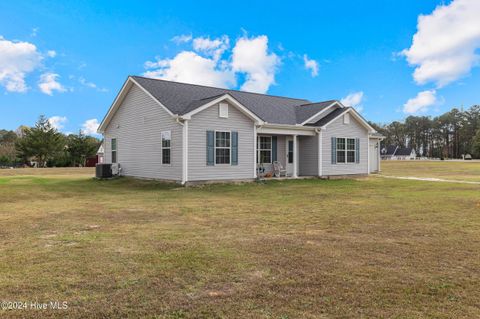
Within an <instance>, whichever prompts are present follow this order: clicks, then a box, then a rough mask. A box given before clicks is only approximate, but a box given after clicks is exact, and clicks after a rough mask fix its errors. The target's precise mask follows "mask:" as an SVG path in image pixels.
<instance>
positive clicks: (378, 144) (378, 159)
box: [377, 140, 382, 173]
mask: <svg viewBox="0 0 480 319" xmlns="http://www.w3.org/2000/svg"><path fill="white" fill-rule="evenodd" d="M380 141H381V140H378V142H377V146H378V147H377V163H378V172H379V173H380V172H381V170H380V162H381V159H382V158H381V156H380Z"/></svg>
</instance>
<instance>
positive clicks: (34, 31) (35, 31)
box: [30, 27, 40, 37]
mask: <svg viewBox="0 0 480 319" xmlns="http://www.w3.org/2000/svg"><path fill="white" fill-rule="evenodd" d="M39 30H40V28H38V27H35V28H32V33H30V36H31V37H36V36H37V34H38V31H39Z"/></svg>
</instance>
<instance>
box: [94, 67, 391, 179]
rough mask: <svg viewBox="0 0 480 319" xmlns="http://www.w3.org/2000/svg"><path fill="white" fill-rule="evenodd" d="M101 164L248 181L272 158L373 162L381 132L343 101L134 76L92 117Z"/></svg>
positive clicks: (153, 174)
mask: <svg viewBox="0 0 480 319" xmlns="http://www.w3.org/2000/svg"><path fill="white" fill-rule="evenodd" d="M98 131H99V133H101V134H103V136H104V144H103V146H104V150H105V155H104V159H105V163H118V164H119V165H120V166H121V170H120V172H121V175H125V176H133V177H140V178H151V179H160V180H171V181H177V182H180V183H182V184H185V183H194V182H202V181H218V180H253V179H255V178H257V176H259V172H258V168H259V167H262V173H264V172H263V170H265V171H266V172H271V171H272V163H273V162H275V161H278V162H280V163H281V164H282V166H283V167H284V168H285V169H286V171H287V175H288V176H291V177H293V178H295V177H298V176H317V177H328V176H336V175H365V174H368V173H371V172H377V171H379V169H380V152H379V142H380V140H381V139H382V136H380V135H378V134H377V133H376V131H375V130H374V129H373V128H372V127H371V126H370V125H369V124H368V123H367V121H366V120H365V119H364V118H363V117H362V116H361V115H360V114H359V113H358V112H356V111H355V110H354V109H353V108H351V107H346V106H344V105H342V104H341V103H340V102H338V101H335V100H332V101H325V102H317V103H312V102H310V101H308V100H304V99H294V98H287V97H279V96H272V95H264V94H257V93H249V92H242V91H236V90H228V89H221V88H214V87H207V86H201V85H193V84H186V83H179V82H171V81H165V80H157V79H149V78H145V77H139V76H130V77H128V78H127V80H126V82H125V83H124V85H123V87H122V89H121V90H120V92H119V93H118V95H117V97H116V98H115V100H114V102H113V104H112V106H111V107H110V109H109V110H108V113H107V114H106V115H105V117H104V119H103V120H102V122H101V124H100V126H99V129H98Z"/></svg>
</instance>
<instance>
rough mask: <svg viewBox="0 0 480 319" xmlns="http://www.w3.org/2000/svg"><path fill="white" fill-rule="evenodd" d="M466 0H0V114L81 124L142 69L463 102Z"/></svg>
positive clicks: (385, 104) (474, 93) (433, 108)
mask: <svg viewBox="0 0 480 319" xmlns="http://www.w3.org/2000/svg"><path fill="white" fill-rule="evenodd" d="M478 2H479V1H476V0H454V1H453V2H452V1H433V0H422V1H418V0H406V1H401V2H399V1H380V0H378V1H368V0H366V1H316V2H313V3H309V2H302V1H296V2H294V3H292V2H285V3H281V2H278V1H275V2H273V1H272V2H266V1H265V2H259V1H242V2H241V3H239V2H228V1H227V2H225V1H221V2H220V1H218V2H205V1H202V2H191V3H188V2H185V1H144V2H141V1H138V2H137V1H90V2H89V1H81V2H80V1H61V2H60V1H58V2H49V1H30V2H28V1H2V2H0V111H1V116H0V128H6V129H15V128H17V127H18V126H19V125H21V124H25V125H32V124H33V123H34V122H35V120H36V119H37V117H38V115H39V114H45V115H46V116H47V117H52V118H53V121H54V123H55V124H56V125H59V128H60V129H61V130H62V131H63V132H77V131H78V130H79V129H80V128H82V127H83V128H84V129H85V130H87V132H93V128H94V127H95V125H96V123H97V122H99V121H101V119H102V118H103V116H104V114H105V113H106V111H107V110H108V108H109V106H110V104H111V103H112V101H113V99H114V98H115V95H116V94H117V92H118V90H119V89H120V87H121V86H122V84H123V82H124V81H125V79H126V77H127V76H128V75H142V74H147V75H150V76H157V77H163V78H167V79H174V80H180V81H183V80H188V81H192V82H197V83H200V84H202V83H203V82H205V84H212V83H213V84H218V85H222V86H226V87H231V88H236V89H240V88H243V89H249V90H253V91H257V92H265V91H266V92H267V93H269V94H274V95H284V96H291V97H301V98H307V99H309V100H311V101H321V100H328V99H339V100H340V99H343V101H345V102H348V103H349V104H352V105H354V106H356V107H357V108H358V109H360V110H361V111H362V114H363V115H364V116H366V117H367V118H368V119H369V120H372V121H375V122H389V121H391V120H401V119H403V118H405V117H406V116H408V115H410V114H427V115H437V114H440V113H443V112H445V111H447V110H449V109H451V108H452V107H454V106H461V105H464V106H465V107H469V106H470V105H472V104H475V103H479V98H478V97H479V90H478V88H479V87H480V72H479V70H478V68H476V66H477V65H478V59H477V53H478V48H479V46H480V31H479V29H480V25H479V22H477V18H476V17H474V16H473V14H474V13H475V12H478V10H477V9H479V8H478ZM441 5H443V6H441ZM437 6H440V7H437ZM472 11H473V14H472V13H471V12H472ZM419 15H425V17H426V18H425V19H424V21H423V22H422V24H419V23H418V21H417V20H418V17H419ZM467 29H468V30H469V32H467V33H468V34H467V35H464V36H463V32H459V31H463V30H467ZM459 34H462V35H460V36H459ZM414 35H417V37H418V41H417V43H416V44H414V40H413V39H414ZM459 38H460V39H459ZM182 40H183V41H182ZM429 41H433V42H429ZM403 50H407V51H403ZM402 51H403V52H404V54H401V52H402ZM307 62H308V63H307ZM409 62H410V63H409ZM307 66H308V67H307ZM414 72H415V73H414ZM349 95H350V97H349V98H348V99H346V98H347V97H348V96H349ZM409 100H410V101H409ZM87 120H90V121H89V122H87V123H86V121H87ZM95 120H96V121H95Z"/></svg>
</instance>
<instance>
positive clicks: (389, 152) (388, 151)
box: [382, 145, 412, 156]
mask: <svg viewBox="0 0 480 319" xmlns="http://www.w3.org/2000/svg"><path fill="white" fill-rule="evenodd" d="M411 153H412V148H411V147H399V146H396V145H388V146H387V147H386V148H385V151H383V152H382V155H386V156H393V155H400V156H408V155H410V154H411Z"/></svg>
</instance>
